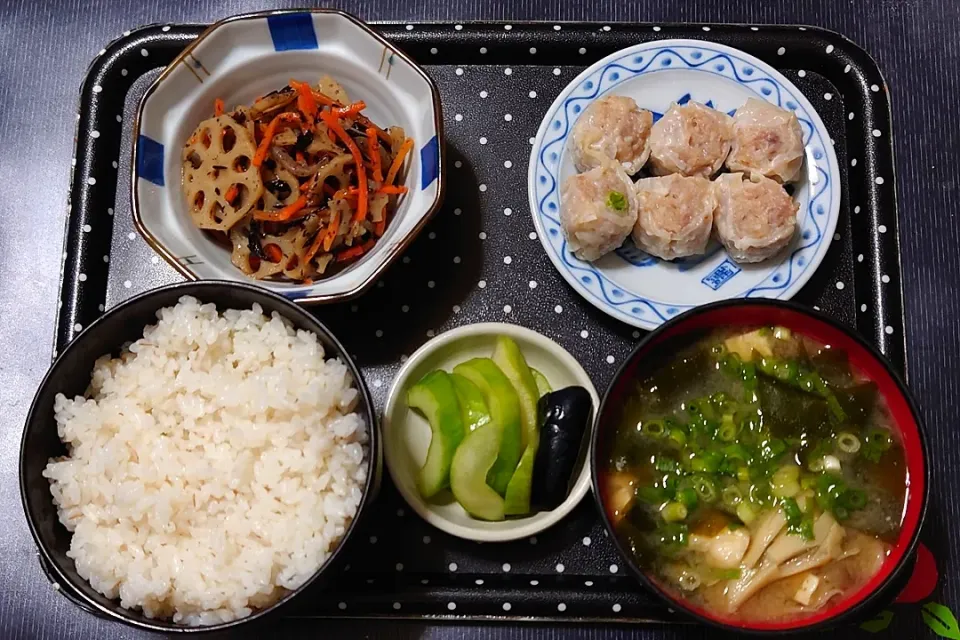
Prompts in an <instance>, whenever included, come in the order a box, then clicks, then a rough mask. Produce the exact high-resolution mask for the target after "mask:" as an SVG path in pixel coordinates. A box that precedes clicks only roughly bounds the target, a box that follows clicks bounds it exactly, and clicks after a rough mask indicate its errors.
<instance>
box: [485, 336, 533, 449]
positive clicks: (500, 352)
mask: <svg viewBox="0 0 960 640" xmlns="http://www.w3.org/2000/svg"><path fill="white" fill-rule="evenodd" d="M493 362H494V363H495V364H496V365H497V366H498V367H500V370H501V371H503V374H504V375H505V376H507V379H508V380H510V383H511V384H512V385H513V388H514V390H515V391H516V392H517V398H518V399H519V400H520V420H521V422H522V424H523V435H522V438H521V440H520V442H521V447H522V448H523V449H524V450H526V448H527V447H528V446H530V445H532V446H533V447H534V449H536V442H537V440H539V436H540V429H539V428H538V424H537V400H539V398H540V392H539V390H538V389H537V381H536V380H535V379H534V377H533V373H531V372H530V367H529V365H527V361H526V359H525V358H524V357H523V353H521V351H520V347H519V346H517V343H516V342H514V341H513V339H512V338H508V337H507V336H499V337H498V338H497V344H496V347H495V348H494V350H493Z"/></svg>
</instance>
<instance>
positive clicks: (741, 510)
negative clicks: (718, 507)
mask: <svg viewBox="0 0 960 640" xmlns="http://www.w3.org/2000/svg"><path fill="white" fill-rule="evenodd" d="M737 517H738V518H740V520H741V521H742V522H743V524H750V523H751V522H753V521H754V520H756V519H757V512H756V511H754V509H753V507H751V506H750V503H749V502H741V503H740V504H738V505H737Z"/></svg>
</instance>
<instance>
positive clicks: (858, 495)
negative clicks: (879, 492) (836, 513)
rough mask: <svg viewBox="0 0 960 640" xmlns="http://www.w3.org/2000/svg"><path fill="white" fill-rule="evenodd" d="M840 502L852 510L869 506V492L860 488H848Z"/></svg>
mask: <svg viewBox="0 0 960 640" xmlns="http://www.w3.org/2000/svg"><path fill="white" fill-rule="evenodd" d="M840 502H841V503H843V506H844V507H846V508H847V509H850V510H851V511H855V510H857V509H863V508H864V507H865V506H867V494H866V492H864V491H862V490H860V489H847V490H846V491H844V492H843V494H842V495H841V496H840Z"/></svg>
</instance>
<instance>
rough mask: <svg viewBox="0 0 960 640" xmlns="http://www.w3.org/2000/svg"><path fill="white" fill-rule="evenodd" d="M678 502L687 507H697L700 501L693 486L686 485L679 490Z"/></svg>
mask: <svg viewBox="0 0 960 640" xmlns="http://www.w3.org/2000/svg"><path fill="white" fill-rule="evenodd" d="M676 498H677V502H679V503H680V504H682V505H683V506H685V507H686V508H687V509H696V507H697V503H698V502H699V500H698V498H697V492H696V491H694V490H693V488H692V487H684V488H682V489H678V490H677V496H676Z"/></svg>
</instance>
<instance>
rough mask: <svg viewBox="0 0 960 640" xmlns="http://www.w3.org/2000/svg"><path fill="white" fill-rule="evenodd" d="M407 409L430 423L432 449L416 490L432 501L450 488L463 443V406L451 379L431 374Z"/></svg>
mask: <svg viewBox="0 0 960 640" xmlns="http://www.w3.org/2000/svg"><path fill="white" fill-rule="evenodd" d="M407 406H409V407H410V408H411V409H416V410H417V411H419V412H420V413H422V414H423V416H424V417H425V418H426V419H427V420H428V421H429V422H430V431H431V437H430V448H429V449H428V450H427V459H426V461H425V462H424V464H423V467H422V468H421V469H420V473H419V474H418V476H417V488H418V489H419V490H420V495H422V496H423V497H424V498H431V497H433V496H434V495H436V494H437V493H438V492H439V491H440V490H441V489H443V488H445V487H446V486H447V485H449V484H450V465H451V464H452V462H453V457H454V453H455V452H456V451H457V447H458V446H459V445H460V442H461V441H462V440H463V435H464V428H463V418H462V416H461V413H460V403H459V402H458V401H457V392H456V389H455V388H454V383H453V381H452V380H451V379H450V375H449V374H448V373H447V372H446V371H431V372H430V373H428V374H427V375H425V376H424V377H423V378H422V379H421V380H420V382H418V383H417V384H415V385H413V386H412V387H410V390H409V391H407Z"/></svg>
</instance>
